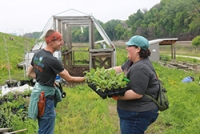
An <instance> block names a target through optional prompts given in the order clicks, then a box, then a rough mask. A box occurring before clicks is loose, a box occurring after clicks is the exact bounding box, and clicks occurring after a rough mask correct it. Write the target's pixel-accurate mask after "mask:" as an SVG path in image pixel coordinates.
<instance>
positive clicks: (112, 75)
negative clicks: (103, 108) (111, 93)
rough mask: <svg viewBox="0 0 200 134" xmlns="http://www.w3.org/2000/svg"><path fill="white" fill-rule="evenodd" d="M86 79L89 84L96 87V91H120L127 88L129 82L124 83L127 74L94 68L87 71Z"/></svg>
mask: <svg viewBox="0 0 200 134" xmlns="http://www.w3.org/2000/svg"><path fill="white" fill-rule="evenodd" d="M84 73H85V76H84V77H85V79H86V81H87V82H88V83H89V84H92V85H95V86H96V90H102V91H105V90H111V89H119V88H124V87H126V86H127V81H124V78H125V74H124V73H123V72H122V73H118V74H117V73H116V71H115V70H114V69H105V68H104V67H103V68H97V69H94V68H92V69H91V70H90V71H85V72H84Z"/></svg>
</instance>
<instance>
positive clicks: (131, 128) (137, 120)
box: [117, 108, 158, 134]
mask: <svg viewBox="0 0 200 134" xmlns="http://www.w3.org/2000/svg"><path fill="white" fill-rule="evenodd" d="M117 112H118V115H119V118H120V130H121V134H144V132H145V131H146V130H147V128H148V126H149V125H150V124H151V123H153V122H154V121H155V120H156V119H157V117H158V110H154V111H146V112H133V111H126V110H121V109H119V108H117Z"/></svg>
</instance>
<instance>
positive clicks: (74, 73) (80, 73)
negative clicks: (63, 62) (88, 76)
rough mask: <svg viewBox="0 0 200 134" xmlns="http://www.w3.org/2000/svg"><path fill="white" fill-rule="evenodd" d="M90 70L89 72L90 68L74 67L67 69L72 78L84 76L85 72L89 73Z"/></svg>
mask: <svg viewBox="0 0 200 134" xmlns="http://www.w3.org/2000/svg"><path fill="white" fill-rule="evenodd" d="M88 70H89V66H88V67H74V68H72V69H67V71H68V72H69V74H70V75H72V76H84V73H83V72H84V71H88Z"/></svg>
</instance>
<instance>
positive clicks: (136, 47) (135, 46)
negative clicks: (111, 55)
mask: <svg viewBox="0 0 200 134" xmlns="http://www.w3.org/2000/svg"><path fill="white" fill-rule="evenodd" d="M126 47H135V48H138V46H136V45H131V46H126Z"/></svg>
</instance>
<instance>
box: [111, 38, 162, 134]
mask: <svg viewBox="0 0 200 134" xmlns="http://www.w3.org/2000/svg"><path fill="white" fill-rule="evenodd" d="M126 45H127V47H126V50H127V52H128V55H127V58H128V61H126V62H125V63H124V64H123V65H122V66H116V67H114V69H115V70H116V72H117V73H119V72H122V71H123V72H124V73H125V74H126V76H127V78H128V79H129V80H130V83H129V84H128V88H129V90H127V91H126V92H125V95H124V96H117V112H118V115H119V119H120V129H121V134H144V132H145V131H146V130H147V128H148V126H149V125H150V124H152V123H153V122H154V121H155V120H156V119H157V117H158V107H157V105H156V103H154V102H153V101H152V100H151V99H149V98H148V97H147V96H145V94H149V95H151V96H152V97H154V98H156V96H157V92H158V88H159V84H158V80H157V77H156V74H155V70H154V67H153V66H152V64H151V61H150V60H149V58H148V57H149V56H150V54H151V52H150V51H149V49H148V48H149V42H148V40H147V39H146V38H144V37H142V36H139V35H136V36H133V37H132V38H131V39H130V40H129V41H128V42H126Z"/></svg>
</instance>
